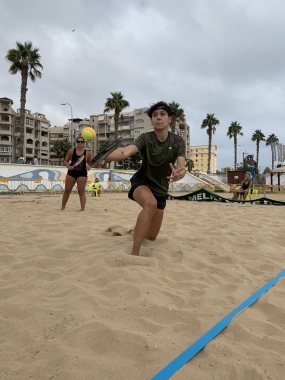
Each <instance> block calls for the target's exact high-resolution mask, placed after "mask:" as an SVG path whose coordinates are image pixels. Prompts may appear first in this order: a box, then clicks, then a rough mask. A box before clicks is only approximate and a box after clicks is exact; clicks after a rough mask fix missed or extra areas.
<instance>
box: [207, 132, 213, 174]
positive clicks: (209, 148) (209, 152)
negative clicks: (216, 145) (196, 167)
mask: <svg viewBox="0 0 285 380" xmlns="http://www.w3.org/2000/svg"><path fill="white" fill-rule="evenodd" d="M211 147H212V127H209V147H208V171H209V172H210V173H211V169H210V167H211Z"/></svg>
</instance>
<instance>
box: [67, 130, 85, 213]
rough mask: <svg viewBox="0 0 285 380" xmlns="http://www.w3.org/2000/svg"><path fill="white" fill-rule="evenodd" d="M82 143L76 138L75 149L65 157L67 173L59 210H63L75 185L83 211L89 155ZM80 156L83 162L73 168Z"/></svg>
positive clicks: (81, 138) (79, 138)
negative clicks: (82, 157)
mask: <svg viewBox="0 0 285 380" xmlns="http://www.w3.org/2000/svg"><path fill="white" fill-rule="evenodd" d="M84 143H85V141H84V139H83V137H77V139H76V148H74V149H70V150H69V151H68V152H67V154H66V156H65V159H64V165H65V166H66V167H67V168H68V172H67V175H66V179H65V188H64V193H63V196H62V204H61V210H65V206H66V203H67V201H68V198H69V196H70V194H71V191H72V189H73V187H74V185H75V184H77V190H78V195H79V200H80V205H81V211H84V210H85V204H86V195H85V186H86V182H87V171H89V170H90V169H91V167H90V166H89V165H88V162H90V161H91V153H90V152H89V151H87V150H86V149H85V148H84ZM82 155H84V160H83V161H82V162H81V163H80V164H79V165H77V166H73V165H74V164H75V163H76V161H77V160H78V159H79V157H81V156H82Z"/></svg>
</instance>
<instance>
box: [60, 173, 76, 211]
mask: <svg viewBox="0 0 285 380" xmlns="http://www.w3.org/2000/svg"><path fill="white" fill-rule="evenodd" d="M75 182H76V179H75V178H73V177H71V176H70V175H67V176H66V179H65V188H64V193H63V196H62V203H61V210H64V209H65V206H66V203H67V201H68V198H69V195H70V193H71V191H72V189H73V186H74V185H75Z"/></svg>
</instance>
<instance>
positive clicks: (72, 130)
mask: <svg viewBox="0 0 285 380" xmlns="http://www.w3.org/2000/svg"><path fill="white" fill-rule="evenodd" d="M61 105H62V106H66V105H68V106H69V107H70V111H71V123H72V124H71V146H72V148H73V145H74V141H73V134H74V128H73V112H72V107H71V105H70V104H69V103H61Z"/></svg>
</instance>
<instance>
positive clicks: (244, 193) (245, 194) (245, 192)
mask: <svg viewBox="0 0 285 380" xmlns="http://www.w3.org/2000/svg"><path fill="white" fill-rule="evenodd" d="M247 194H248V190H245V191H244V192H243V200H244V201H245V200H246V197H247Z"/></svg>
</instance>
